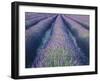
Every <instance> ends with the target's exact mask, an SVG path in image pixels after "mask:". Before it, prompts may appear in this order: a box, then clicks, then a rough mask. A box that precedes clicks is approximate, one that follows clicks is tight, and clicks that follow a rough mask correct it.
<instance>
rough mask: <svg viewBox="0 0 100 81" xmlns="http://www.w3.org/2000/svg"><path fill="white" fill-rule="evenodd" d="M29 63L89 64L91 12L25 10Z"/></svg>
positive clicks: (52, 65)
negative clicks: (54, 12)
mask: <svg viewBox="0 0 100 81" xmlns="http://www.w3.org/2000/svg"><path fill="white" fill-rule="evenodd" d="M25 50H26V51H25V53H26V54H25V59H26V60H25V61H26V62H25V67H26V68H39V67H61V66H80V65H89V16H88V15H74V14H73V15H72V14H50V13H33V12H25Z"/></svg>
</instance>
